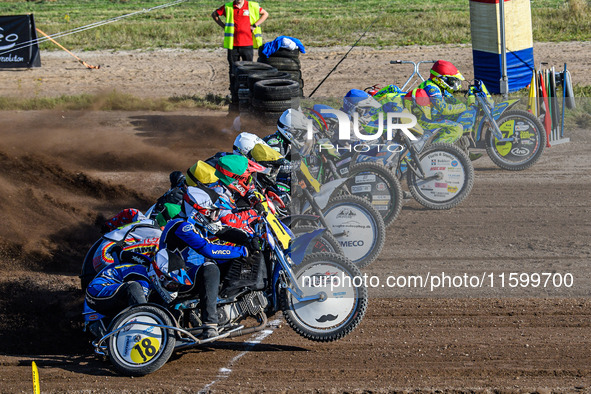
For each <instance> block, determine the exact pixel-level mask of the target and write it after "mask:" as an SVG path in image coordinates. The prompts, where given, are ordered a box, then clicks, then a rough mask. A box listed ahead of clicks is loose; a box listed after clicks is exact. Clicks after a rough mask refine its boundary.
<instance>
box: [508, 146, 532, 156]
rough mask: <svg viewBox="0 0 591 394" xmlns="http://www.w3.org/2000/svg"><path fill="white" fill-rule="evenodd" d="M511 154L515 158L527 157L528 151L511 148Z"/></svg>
mask: <svg viewBox="0 0 591 394" xmlns="http://www.w3.org/2000/svg"><path fill="white" fill-rule="evenodd" d="M511 153H512V154H514V155H515V156H527V155H529V149H527V148H523V147H521V148H513V149H511Z"/></svg>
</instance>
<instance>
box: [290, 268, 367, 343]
mask: <svg viewBox="0 0 591 394" xmlns="http://www.w3.org/2000/svg"><path fill="white" fill-rule="evenodd" d="M343 278H350V280H347V279H345V280H343ZM360 279H361V278H360V277H359V279H358V280H360ZM297 280H298V285H299V287H300V289H301V290H302V291H303V296H304V297H313V296H315V295H317V294H322V295H323V296H324V297H325V298H323V300H322V301H303V302H299V301H298V300H297V299H296V298H295V297H294V296H293V295H290V297H289V300H290V304H291V310H292V311H293V313H294V316H295V318H297V319H298V320H299V321H300V322H301V323H302V324H303V325H305V326H307V327H308V328H309V329H310V330H312V331H315V332H317V333H326V332H327V331H331V330H336V329H338V328H339V327H342V326H343V325H346V324H347V323H348V322H349V321H350V320H351V319H353V318H354V317H355V311H356V309H357V304H358V302H359V291H358V287H359V285H360V284H357V283H355V279H354V277H352V275H351V274H350V273H349V272H347V271H345V270H344V269H343V268H342V267H341V266H340V265H337V264H334V263H331V262H318V263H316V264H312V265H310V266H309V267H306V268H305V269H304V270H303V271H302V272H299V273H298V278H297ZM356 286H358V287H356Z"/></svg>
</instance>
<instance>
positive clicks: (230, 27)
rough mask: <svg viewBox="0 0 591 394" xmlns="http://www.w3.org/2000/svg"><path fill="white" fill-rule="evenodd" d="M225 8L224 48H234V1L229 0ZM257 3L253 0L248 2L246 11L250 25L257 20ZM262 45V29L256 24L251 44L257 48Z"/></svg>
mask: <svg viewBox="0 0 591 394" xmlns="http://www.w3.org/2000/svg"><path fill="white" fill-rule="evenodd" d="M224 7H225V10H226V27H225V28H224V48H227V49H232V48H234V2H229V3H226V4H225V5H224ZM259 8H260V6H259V3H255V2H254V1H249V2H248V13H249V16H250V25H251V26H252V25H253V24H254V23H255V22H256V21H258V20H259V17H260V15H259ZM261 45H263V31H262V30H261V27H260V26H258V27H257V28H256V29H254V30H253V32H252V46H253V48H258V47H260V46H261Z"/></svg>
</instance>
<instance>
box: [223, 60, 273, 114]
mask: <svg viewBox="0 0 591 394" xmlns="http://www.w3.org/2000/svg"><path fill="white" fill-rule="evenodd" d="M261 71H273V72H277V69H275V68H274V67H273V66H271V65H269V64H265V63H259V62H249V61H239V62H236V63H234V67H233V73H232V74H233V77H234V78H233V82H232V90H231V93H232V103H233V105H234V108H235V109H238V110H239V111H240V113H241V114H242V113H247V112H248V111H249V109H250V90H249V89H248V76H249V75H250V74H254V73H258V72H261ZM236 103H238V108H236V107H235V106H236Z"/></svg>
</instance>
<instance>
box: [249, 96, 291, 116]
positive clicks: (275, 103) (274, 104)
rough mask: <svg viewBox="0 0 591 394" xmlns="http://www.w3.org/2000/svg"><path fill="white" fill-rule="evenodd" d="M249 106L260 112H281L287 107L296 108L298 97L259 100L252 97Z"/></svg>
mask: <svg viewBox="0 0 591 394" xmlns="http://www.w3.org/2000/svg"><path fill="white" fill-rule="evenodd" d="M251 106H252V108H253V109H256V110H259V111H261V112H281V113H283V112H284V111H285V110H287V109H289V108H297V107H299V106H300V98H299V97H295V98H292V99H290V100H259V99H256V98H253V99H252V102H251Z"/></svg>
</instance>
